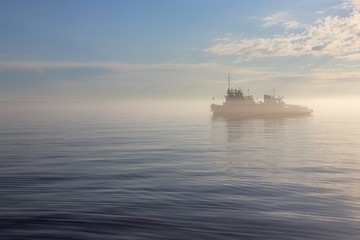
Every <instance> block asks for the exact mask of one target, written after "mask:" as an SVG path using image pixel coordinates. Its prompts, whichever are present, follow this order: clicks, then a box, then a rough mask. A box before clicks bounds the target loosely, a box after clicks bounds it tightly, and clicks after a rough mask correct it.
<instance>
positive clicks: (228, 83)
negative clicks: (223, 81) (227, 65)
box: [228, 73, 230, 91]
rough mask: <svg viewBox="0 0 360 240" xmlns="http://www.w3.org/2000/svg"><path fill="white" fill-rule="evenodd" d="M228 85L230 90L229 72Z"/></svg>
mask: <svg viewBox="0 0 360 240" xmlns="http://www.w3.org/2000/svg"><path fill="white" fill-rule="evenodd" d="M228 85H229V87H228V89H229V91H230V73H229V76H228Z"/></svg>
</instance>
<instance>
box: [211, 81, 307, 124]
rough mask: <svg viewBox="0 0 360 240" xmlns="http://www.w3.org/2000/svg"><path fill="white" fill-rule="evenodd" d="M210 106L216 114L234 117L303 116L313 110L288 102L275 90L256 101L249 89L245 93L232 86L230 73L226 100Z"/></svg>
mask: <svg viewBox="0 0 360 240" xmlns="http://www.w3.org/2000/svg"><path fill="white" fill-rule="evenodd" d="M210 108H211V111H212V112H213V114H214V115H218V116H219V115H220V116H234V117H257V116H259V117H261V116H264V117H266V116H270V117H271V116H274V117H276V116H302V115H310V114H311V113H312V112H313V110H311V109H309V108H307V107H306V106H300V105H290V104H286V103H285V102H284V98H283V97H280V96H278V97H276V96H275V90H273V94H268V95H264V100H263V101H259V102H255V100H254V98H253V96H251V95H250V94H249V90H248V94H247V95H245V94H244V93H243V92H242V91H241V89H232V88H231V86H230V74H229V77H228V89H227V93H226V95H225V102H224V103H223V104H222V105H217V104H214V103H213V104H211V106H210Z"/></svg>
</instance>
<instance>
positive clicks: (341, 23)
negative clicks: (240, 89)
mask: <svg viewBox="0 0 360 240" xmlns="http://www.w3.org/2000/svg"><path fill="white" fill-rule="evenodd" d="M350 3H351V6H352V11H351V13H350V14H349V15H348V16H347V17H340V16H327V17H324V18H320V19H318V20H316V21H315V22H314V23H312V24H310V25H307V26H306V27H305V30H304V31H303V32H301V33H285V34H282V35H275V36H273V37H270V38H253V39H244V38H237V39H236V38H231V39H223V40H218V41H217V42H215V44H214V45H213V46H212V47H210V48H208V49H206V50H205V51H206V52H209V53H212V54H216V55H222V56H226V55H229V56H238V57H239V58H241V59H242V60H252V59H256V58H264V57H286V56H332V57H335V58H346V59H348V60H357V59H358V57H357V56H358V54H359V53H360V12H359V6H360V0H353V1H352V2H348V4H350ZM284 16H286V14H285V13H277V14H275V15H272V16H271V17H269V18H268V19H267V23H266V26H271V25H274V24H278V23H279V21H280V20H281V19H283V18H284ZM286 23H287V24H289V26H288V27H289V28H290V27H291V22H290V23H288V22H282V24H286ZM295 26H296V23H294V27H295Z"/></svg>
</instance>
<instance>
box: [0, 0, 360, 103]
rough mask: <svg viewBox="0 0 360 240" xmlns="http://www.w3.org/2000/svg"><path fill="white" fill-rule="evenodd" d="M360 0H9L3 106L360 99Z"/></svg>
mask: <svg viewBox="0 0 360 240" xmlns="http://www.w3.org/2000/svg"><path fill="white" fill-rule="evenodd" d="M359 2H360V1H359V0H327V1H324V0H300V1H285V0H272V1H265V0H262V1H260V0H254V1H245V0H243V1H240V0H227V1H225V0H196V1H193V0H192V1H190V0H182V1H166V0H153V1H145V0H131V1H130V0H129V1H125V0H123V1H110V0H109V1H99V0H97V1H94V0H91V1H89V0H86V1H85V0H83V1H81V0H79V1H56V0H52V1H45V0H42V1H40V0H31V1H20V0H3V1H2V2H1V8H0V29H1V32H2V34H1V38H0V101H13V100H16V101H19V100H20V101H21V100H24V101H31V100H42V101H47V100H49V101H54V100H64V99H123V98H180V99H181V98H195V97H196V98H207V97H208V98H212V96H216V97H219V98H221V96H222V95H223V93H224V90H225V88H226V78H227V74H228V72H231V74H232V79H233V86H234V87H240V88H242V89H251V92H252V93H253V94H254V95H256V96H259V97H260V96H261V95H262V94H264V93H267V92H270V91H271V90H272V89H273V88H275V89H277V91H278V92H279V93H281V94H282V95H285V96H290V97H318V96H357V94H358V90H360V84H359V82H360V69H359V66H360V65H359V63H360V34H359V32H360V14H359V9H360V3H359Z"/></svg>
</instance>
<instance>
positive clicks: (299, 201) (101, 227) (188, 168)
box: [0, 103, 360, 240]
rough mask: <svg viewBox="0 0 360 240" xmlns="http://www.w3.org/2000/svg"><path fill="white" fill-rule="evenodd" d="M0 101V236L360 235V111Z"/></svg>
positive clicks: (273, 237)
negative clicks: (263, 111)
mask: <svg viewBox="0 0 360 240" xmlns="http://www.w3.org/2000/svg"><path fill="white" fill-rule="evenodd" d="M173 105H174V109H172V110H169V109H167V108H166V107H151V108H146V107H137V108H134V109H129V108H123V107H121V103H118V104H113V105H106V106H102V107H95V106H90V107H89V106H88V107H83V106H80V105H79V106H77V105H75V106H74V105H71V107H69V106H67V107H61V106H56V107H54V106H51V105H42V104H37V106H33V105H31V104H20V103H11V104H10V103H2V104H1V105H0V239H87V240H91V239H326V240H331V239H360V111H359V110H357V109H352V110H351V111H349V110H348V109H346V108H344V107H339V106H336V107H332V108H327V109H324V108H321V107H318V108H315V113H314V116H312V117H302V118H279V119H246V120H227V119H222V118H217V119H213V118H212V117H211V113H210V112H209V106H208V105H209V104H207V105H206V104H204V105H201V104H200V105H196V106H192V107H191V108H189V107H188V106H186V107H185V106H180V105H179V106H178V105H176V104H175V103H174V104H173Z"/></svg>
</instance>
